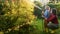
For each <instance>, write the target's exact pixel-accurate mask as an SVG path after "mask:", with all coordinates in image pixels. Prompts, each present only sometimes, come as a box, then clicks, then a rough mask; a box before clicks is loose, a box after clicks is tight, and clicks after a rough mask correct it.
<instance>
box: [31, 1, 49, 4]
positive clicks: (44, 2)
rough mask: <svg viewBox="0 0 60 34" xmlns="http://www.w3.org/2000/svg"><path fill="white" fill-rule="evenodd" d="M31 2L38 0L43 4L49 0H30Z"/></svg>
mask: <svg viewBox="0 0 60 34" xmlns="http://www.w3.org/2000/svg"><path fill="white" fill-rule="evenodd" d="M30 1H31V2H34V1H40V2H41V3H42V4H43V5H46V4H47V3H48V2H49V0H30Z"/></svg>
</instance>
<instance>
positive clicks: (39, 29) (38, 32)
mask: <svg viewBox="0 0 60 34" xmlns="http://www.w3.org/2000/svg"><path fill="white" fill-rule="evenodd" d="M59 22H60V19H59ZM59 24H60V23H59ZM31 25H33V26H34V27H35V28H36V29H35V30H34V29H32V31H30V33H29V34H49V33H46V32H43V30H44V22H43V19H36V20H35V21H34V22H33V23H32V24H31ZM0 34H3V32H0ZM56 34H60V28H59V29H58V30H56Z"/></svg>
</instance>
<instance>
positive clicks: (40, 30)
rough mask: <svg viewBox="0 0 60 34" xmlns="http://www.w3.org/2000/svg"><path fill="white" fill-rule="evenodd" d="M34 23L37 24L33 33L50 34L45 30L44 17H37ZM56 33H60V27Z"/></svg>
mask: <svg viewBox="0 0 60 34" xmlns="http://www.w3.org/2000/svg"><path fill="white" fill-rule="evenodd" d="M59 24H60V19H59ZM33 25H35V26H36V31H34V32H32V33H33V34H48V33H45V32H43V29H44V22H43V20H42V19H37V20H36V21H34V23H33ZM59 26H60V25H59ZM55 34H60V28H59V29H58V30H56V33H55Z"/></svg>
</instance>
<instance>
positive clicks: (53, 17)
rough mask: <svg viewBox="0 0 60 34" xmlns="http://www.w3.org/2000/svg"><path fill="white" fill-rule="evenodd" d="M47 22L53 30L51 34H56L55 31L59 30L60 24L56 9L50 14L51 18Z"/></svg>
mask: <svg viewBox="0 0 60 34" xmlns="http://www.w3.org/2000/svg"><path fill="white" fill-rule="evenodd" d="M47 21H48V22H49V23H48V24H47V27H48V28H50V29H52V31H51V33H54V32H55V30H56V29H58V28H59V23H58V19H57V15H56V9H55V8H53V9H52V13H51V14H50V17H49V18H48V19H47Z"/></svg>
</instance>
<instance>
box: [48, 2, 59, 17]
mask: <svg viewBox="0 0 60 34" xmlns="http://www.w3.org/2000/svg"><path fill="white" fill-rule="evenodd" d="M48 6H50V7H51V8H56V9H57V15H58V16H60V3H56V4H54V3H48Z"/></svg>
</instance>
